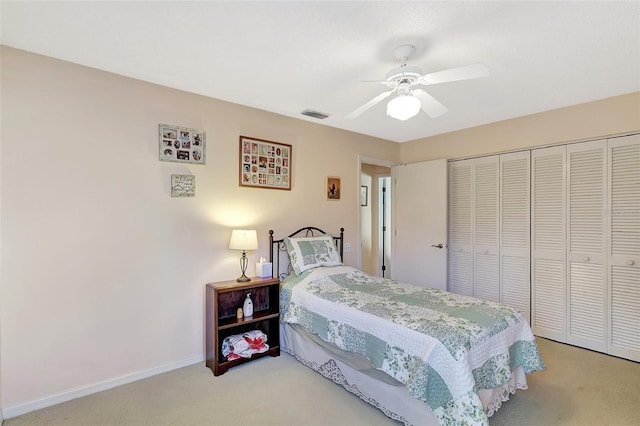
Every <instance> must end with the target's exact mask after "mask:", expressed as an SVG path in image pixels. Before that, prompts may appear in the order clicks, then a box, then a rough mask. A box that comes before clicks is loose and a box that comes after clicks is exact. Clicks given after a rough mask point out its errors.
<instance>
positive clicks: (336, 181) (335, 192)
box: [325, 176, 340, 200]
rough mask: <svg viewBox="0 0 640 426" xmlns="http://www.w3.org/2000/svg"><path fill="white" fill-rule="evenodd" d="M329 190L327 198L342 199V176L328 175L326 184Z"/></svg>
mask: <svg viewBox="0 0 640 426" xmlns="http://www.w3.org/2000/svg"><path fill="white" fill-rule="evenodd" d="M325 188H326V191H327V200H339V199H340V178H339V177H335V176H328V177H327V184H326V185H325Z"/></svg>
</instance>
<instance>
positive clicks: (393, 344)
mask: <svg viewBox="0 0 640 426" xmlns="http://www.w3.org/2000/svg"><path fill="white" fill-rule="evenodd" d="M280 294H281V301H280V302H281V303H280V306H281V311H282V321H283V322H287V323H294V324H299V325H301V326H303V327H304V328H305V329H306V330H307V331H309V332H311V333H315V334H316V335H318V336H320V337H321V338H323V339H324V340H325V341H328V342H333V343H335V344H336V345H337V346H338V347H340V348H341V349H344V350H348V351H352V352H356V353H359V354H361V355H364V356H366V357H367V358H369V360H370V361H371V362H372V364H373V366H374V367H376V368H378V369H380V370H382V371H384V372H386V373H387V374H389V375H390V376H392V377H394V378H395V379H396V380H398V381H400V382H402V383H404V384H405V385H406V387H407V389H408V391H409V392H410V394H411V395H412V396H414V397H415V398H417V399H420V400H422V401H424V402H425V403H427V404H428V405H429V407H430V408H431V410H432V411H433V413H434V415H435V416H436V418H437V419H438V420H439V422H440V423H441V424H468V425H487V424H488V418H487V415H486V413H485V411H484V409H483V406H482V402H481V401H480V397H479V395H478V394H477V391H478V389H493V388H497V387H499V386H501V385H503V384H504V383H506V382H507V381H508V380H509V378H510V375H511V371H512V370H513V369H514V368H515V367H516V366H523V367H524V370H525V372H526V373H531V372H534V371H540V370H544V369H545V365H544V362H543V360H542V357H541V356H540V352H539V350H538V346H537V344H536V341H535V338H534V336H533V333H532V331H531V328H530V327H529V324H528V323H527V321H526V320H525V318H524V317H523V316H522V315H521V314H520V313H519V312H518V311H516V310H515V309H513V308H510V307H508V306H505V305H501V304H497V303H493V302H488V301H484V300H480V299H476V298H471V297H467V296H462V295H457V294H453V293H449V292H445V291H441V290H434V289H428V288H425V287H420V286H415V285H410V284H406V283H400V282H397V281H393V280H389V279H385V278H380V277H373V276H370V275H367V274H365V273H363V272H361V271H359V270H357V269H354V268H351V267H349V266H336V267H329V268H317V269H314V270H311V271H307V272H305V273H303V274H301V275H300V276H293V275H292V276H290V277H289V278H287V279H286V280H285V281H284V282H283V284H282V289H281V293H280Z"/></svg>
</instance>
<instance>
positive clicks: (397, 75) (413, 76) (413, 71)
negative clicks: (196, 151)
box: [386, 65, 422, 84]
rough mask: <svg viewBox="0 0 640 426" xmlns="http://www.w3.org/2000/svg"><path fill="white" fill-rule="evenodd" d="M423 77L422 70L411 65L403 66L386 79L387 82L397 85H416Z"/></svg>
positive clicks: (390, 72) (394, 70) (392, 71)
mask: <svg viewBox="0 0 640 426" xmlns="http://www.w3.org/2000/svg"><path fill="white" fill-rule="evenodd" d="M421 75H422V70H421V69H420V68H418V67H414V66H411V65H403V66H401V67H398V68H394V69H392V70H391V71H389V72H388V73H387V78H386V79H387V81H389V82H395V83H396V84H400V83H408V84H416V83H417V82H418V79H419V78H420V76H421Z"/></svg>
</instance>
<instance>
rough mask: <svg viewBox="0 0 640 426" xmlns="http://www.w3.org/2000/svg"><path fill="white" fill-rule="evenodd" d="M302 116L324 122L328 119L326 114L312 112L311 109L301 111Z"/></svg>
mask: <svg viewBox="0 0 640 426" xmlns="http://www.w3.org/2000/svg"><path fill="white" fill-rule="evenodd" d="M301 114H302V115H306V116H308V117H313V118H317V119H318V120H324V119H325V118H327V117H329V115H328V114H325V113H322V112H318V111H314V110H311V109H305V110H304V111H302V113H301Z"/></svg>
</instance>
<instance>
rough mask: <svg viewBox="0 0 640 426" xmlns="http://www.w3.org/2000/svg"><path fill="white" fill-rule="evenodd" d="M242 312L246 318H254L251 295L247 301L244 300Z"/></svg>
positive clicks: (248, 295)
mask: <svg viewBox="0 0 640 426" xmlns="http://www.w3.org/2000/svg"><path fill="white" fill-rule="evenodd" d="M242 312H243V314H244V317H245V318H249V317H252V316H253V302H252V301H251V293H247V297H246V299H244V305H243V306H242Z"/></svg>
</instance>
